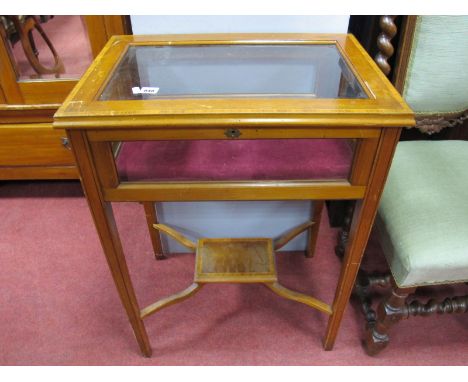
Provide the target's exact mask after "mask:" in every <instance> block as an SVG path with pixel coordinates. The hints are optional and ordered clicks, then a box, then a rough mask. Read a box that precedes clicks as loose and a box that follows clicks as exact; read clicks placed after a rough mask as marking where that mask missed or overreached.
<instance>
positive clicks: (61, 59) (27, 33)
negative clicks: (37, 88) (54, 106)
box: [0, 15, 93, 81]
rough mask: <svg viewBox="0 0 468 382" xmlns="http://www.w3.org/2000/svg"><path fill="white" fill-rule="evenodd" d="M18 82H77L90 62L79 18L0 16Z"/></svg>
mask: <svg viewBox="0 0 468 382" xmlns="http://www.w3.org/2000/svg"><path fill="white" fill-rule="evenodd" d="M0 35H1V37H2V38H3V40H4V42H5V45H6V47H7V50H8V53H9V55H10V57H11V61H12V63H13V66H14V68H15V71H16V75H17V78H18V80H20V81H26V80H28V81H29V80H44V79H55V78H62V79H77V78H80V77H81V75H82V74H83V73H84V72H85V70H86V69H87V68H88V66H89V64H90V63H91V61H92V60H93V55H92V53H91V45H90V42H89V36H88V32H87V30H86V26H85V24H84V21H83V19H82V16H78V15H72V16H31V15H29V16H13V15H10V16H0Z"/></svg>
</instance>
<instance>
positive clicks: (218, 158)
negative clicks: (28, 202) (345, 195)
mask: <svg viewBox="0 0 468 382" xmlns="http://www.w3.org/2000/svg"><path fill="white" fill-rule="evenodd" d="M352 145H353V141H352V140H348V139H258V140H249V139H242V140H193V141H190V140H185V141H183V140H182V141H127V142H122V144H121V146H120V149H119V151H118V156H117V158H116V165H117V170H118V173H119V177H120V179H121V181H238V180H309V179H315V180H316V179H347V178H348V174H349V171H350V169H351V163H352V158H353V147H352Z"/></svg>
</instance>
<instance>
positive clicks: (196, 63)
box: [99, 44, 367, 100]
mask: <svg viewBox="0 0 468 382" xmlns="http://www.w3.org/2000/svg"><path fill="white" fill-rule="evenodd" d="M210 96H211V97H213V96H214V97H217V98H219V97H223V96H224V97H232V96H244V97H255V96H258V97H265V96H266V97H311V98H367V95H366V93H365V92H364V91H363V89H362V87H361V86H360V84H359V82H358V81H357V79H356V77H355V76H354V74H353V73H352V71H351V70H350V69H349V67H348V66H347V64H346V62H345V61H344V60H343V58H342V57H341V54H340V53H339V51H338V49H337V48H336V46H335V45H333V44H325V45H323V44H322V45H311V44H308V45H285V44H283V45H278V44H271V45H256V44H244V45H196V46H130V47H129V48H128V50H127V52H126V53H125V55H124V57H123V58H122V60H121V61H120V63H119V64H118V67H117V69H116V70H115V72H114V73H113V75H112V77H111V79H110V81H109V83H108V84H107V86H106V87H105V89H104V91H103V92H102V94H101V95H100V97H99V99H100V100H135V99H136V100H138V99H157V98H161V97H174V98H175V97H192V98H193V97H210Z"/></svg>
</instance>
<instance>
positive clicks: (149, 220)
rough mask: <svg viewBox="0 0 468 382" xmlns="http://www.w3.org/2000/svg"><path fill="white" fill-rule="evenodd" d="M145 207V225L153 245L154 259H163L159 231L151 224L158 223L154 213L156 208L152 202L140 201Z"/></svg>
mask: <svg viewBox="0 0 468 382" xmlns="http://www.w3.org/2000/svg"><path fill="white" fill-rule="evenodd" d="M142 204H143V208H144V209H145V216H146V225H147V226H148V232H149V235H150V238H151V244H152V245H153V252H154V257H155V258H156V260H163V259H165V258H166V256H165V255H164V251H163V248H162V245H161V236H160V234H159V231H157V230H155V229H154V228H153V224H158V223H159V222H158V216H157V215H156V208H155V205H154V203H153V202H142Z"/></svg>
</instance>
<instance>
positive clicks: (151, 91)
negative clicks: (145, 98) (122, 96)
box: [132, 86, 159, 94]
mask: <svg viewBox="0 0 468 382" xmlns="http://www.w3.org/2000/svg"><path fill="white" fill-rule="evenodd" d="M158 91H159V88H153V87H149V86H144V87H142V88H140V87H138V86H135V87H133V88H132V93H133V94H158Z"/></svg>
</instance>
